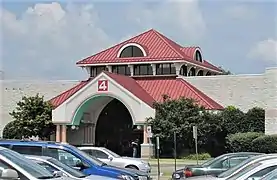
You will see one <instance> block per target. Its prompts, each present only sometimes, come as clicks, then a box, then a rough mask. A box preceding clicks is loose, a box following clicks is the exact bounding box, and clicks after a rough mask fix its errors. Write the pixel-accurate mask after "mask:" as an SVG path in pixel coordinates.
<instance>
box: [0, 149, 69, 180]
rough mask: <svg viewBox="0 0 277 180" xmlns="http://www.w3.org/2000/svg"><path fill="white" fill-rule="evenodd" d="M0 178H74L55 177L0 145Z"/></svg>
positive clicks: (67, 179)
mask: <svg viewBox="0 0 277 180" xmlns="http://www.w3.org/2000/svg"><path fill="white" fill-rule="evenodd" d="M0 179H6V180H7V179H8V180H15V179H16V180H17V179H20V180H40V179H47V180H74V179H72V178H70V177H57V176H54V175H53V174H51V173H50V172H49V171H47V170H46V169H45V168H43V167H41V166H40V165H38V164H36V163H34V162H33V161H31V160H29V159H27V158H25V157H24V156H23V155H21V154H19V153H17V152H14V151H12V150H10V149H6V148H3V147H0Z"/></svg>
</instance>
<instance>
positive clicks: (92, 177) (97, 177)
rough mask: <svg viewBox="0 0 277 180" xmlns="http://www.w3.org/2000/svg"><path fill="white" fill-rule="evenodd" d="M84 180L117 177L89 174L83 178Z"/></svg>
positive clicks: (105, 179) (104, 179) (101, 179)
mask: <svg viewBox="0 0 277 180" xmlns="http://www.w3.org/2000/svg"><path fill="white" fill-rule="evenodd" d="M83 179H84V180H85V179H86V180H116V179H115V178H109V177H106V176H96V175H90V176H87V177H85V178H83Z"/></svg>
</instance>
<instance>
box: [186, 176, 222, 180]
mask: <svg viewBox="0 0 277 180" xmlns="http://www.w3.org/2000/svg"><path fill="white" fill-rule="evenodd" d="M188 179H189V180H204V179H205V180H219V178H217V177H214V176H210V175H207V176H194V177H190V178H188Z"/></svg>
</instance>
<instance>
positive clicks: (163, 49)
mask: <svg viewBox="0 0 277 180" xmlns="http://www.w3.org/2000/svg"><path fill="white" fill-rule="evenodd" d="M128 43H137V44H139V45H141V46H142V47H144V48H145V50H146V52H147V56H146V57H131V58H118V57H117V54H118V51H119V50H120V48H121V47H122V46H124V45H126V44H128ZM195 49H196V47H188V48H184V47H182V46H180V45H179V44H177V43H175V42H174V41H172V40H170V39H169V38H167V37H166V36H164V35H162V34H161V33H159V32H157V31H155V30H153V29H151V30H149V31H146V32H144V33H142V34H139V35H137V36H135V37H133V38H131V39H129V40H126V41H124V42H122V43H119V44H117V45H115V46H113V47H110V48H108V49H106V50H103V51H101V52H99V53H97V54H95V55H92V56H90V57H87V58H85V59H83V60H80V61H78V62H77V63H76V64H78V65H83V64H102V63H126V62H147V61H172V60H183V61H184V62H190V63H194V64H197V65H201V66H204V67H207V68H210V69H213V70H216V71H221V70H220V69H219V68H217V67H215V66H210V65H208V64H205V63H201V62H198V61H196V60H194V59H193V53H194V51H195Z"/></svg>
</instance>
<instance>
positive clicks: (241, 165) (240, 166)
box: [216, 155, 271, 178]
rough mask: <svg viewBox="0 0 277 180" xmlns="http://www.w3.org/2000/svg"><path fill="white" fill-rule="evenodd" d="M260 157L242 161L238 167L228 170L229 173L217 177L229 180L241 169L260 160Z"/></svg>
mask: <svg viewBox="0 0 277 180" xmlns="http://www.w3.org/2000/svg"><path fill="white" fill-rule="evenodd" d="M262 156H264V155H262ZM260 157H261V156H253V157H251V158H249V159H247V160H245V161H242V162H241V163H240V164H238V165H236V166H234V167H232V168H230V169H228V170H227V171H225V172H223V173H221V174H219V175H218V176H216V177H218V178H227V177H229V176H231V175H232V174H233V173H234V172H236V171H238V170H239V169H241V168H242V167H243V166H246V165H247V164H249V163H251V162H253V160H256V159H259V158H260ZM268 158H269V159H270V158H271V157H268Z"/></svg>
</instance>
